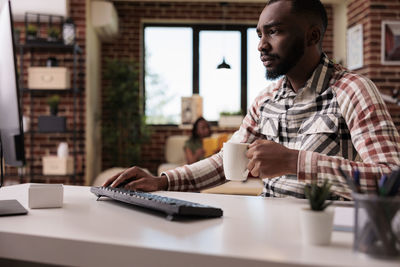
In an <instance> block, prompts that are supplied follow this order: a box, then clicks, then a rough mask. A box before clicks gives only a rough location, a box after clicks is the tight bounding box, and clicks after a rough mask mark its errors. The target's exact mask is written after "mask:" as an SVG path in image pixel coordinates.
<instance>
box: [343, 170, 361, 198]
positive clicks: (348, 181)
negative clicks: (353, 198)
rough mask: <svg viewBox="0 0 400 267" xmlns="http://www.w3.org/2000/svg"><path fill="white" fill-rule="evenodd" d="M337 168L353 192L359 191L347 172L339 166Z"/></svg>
mask: <svg viewBox="0 0 400 267" xmlns="http://www.w3.org/2000/svg"><path fill="white" fill-rule="evenodd" d="M338 169H339V172H340V174H341V175H342V176H343V177H344V178H345V179H346V182H347V184H348V186H349V187H350V189H351V190H352V191H353V192H356V193H359V191H358V189H357V187H356V185H355V184H354V182H353V180H352V179H350V178H349V177H348V176H347V174H346V173H345V172H344V171H343V170H342V168H340V167H339V168H338Z"/></svg>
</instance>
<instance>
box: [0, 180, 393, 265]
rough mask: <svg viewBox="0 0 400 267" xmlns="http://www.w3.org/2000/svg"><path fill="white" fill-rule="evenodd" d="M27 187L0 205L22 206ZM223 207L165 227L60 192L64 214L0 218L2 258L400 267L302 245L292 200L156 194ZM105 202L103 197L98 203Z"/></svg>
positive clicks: (2, 194) (7, 193)
mask: <svg viewBox="0 0 400 267" xmlns="http://www.w3.org/2000/svg"><path fill="white" fill-rule="evenodd" d="M27 192H28V184H23V185H16V186H9V187H3V188H1V189H0V199H12V198H14V199H18V200H19V201H20V202H21V204H22V205H24V206H25V207H27V206H28V205H27V204H28V203H27V194H28V193H27ZM159 194H160V195H165V196H171V197H176V198H181V199H185V200H190V201H195V202H199V203H203V204H208V205H213V206H217V207H221V208H222V209H223V211H224V216H223V217H222V218H218V219H206V220H200V221H185V222H170V221H167V220H166V219H165V217H164V216H159V215H155V214H153V213H148V212H143V211H142V210H138V209H136V208H132V207H130V206H127V205H125V204H123V203H119V202H115V201H109V200H103V201H96V197H95V196H94V195H93V194H91V193H90V191H89V187H78V186H65V187H64V207H63V208H61V209H31V210H29V213H28V215H25V216H13V217H2V218H0V258H9V259H18V260H24V261H31V262H42V263H48V264H63V265H70V266H174V267H177V266H201V267H205V266H241V267H242V266H246V267H249V266H277V265H278V266H310V265H311V266H374V267H375V266H397V267H398V266H399V265H400V261H399V260H395V261H378V260H375V259H372V258H369V257H367V256H365V255H362V254H358V253H354V252H353V251H352V243H353V234H352V233H345V232H334V233H333V239H332V244H331V245H330V246H327V247H313V246H305V245H302V242H301V236H300V230H299V225H298V224H299V219H298V210H299V209H300V207H302V205H304V202H302V204H299V202H297V201H295V200H282V199H268V198H261V197H245V196H233V195H212V194H199V193H179V192H159ZM104 199H105V198H104Z"/></svg>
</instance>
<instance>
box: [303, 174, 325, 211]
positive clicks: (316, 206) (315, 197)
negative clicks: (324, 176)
mask: <svg viewBox="0 0 400 267" xmlns="http://www.w3.org/2000/svg"><path fill="white" fill-rule="evenodd" d="M331 186H332V185H331V184H330V183H329V182H328V180H325V181H324V183H323V184H322V186H318V184H317V183H315V182H314V183H312V184H309V185H306V186H305V187H304V193H305V195H306V198H307V199H308V201H309V202H310V207H311V209H312V210H314V211H323V210H324V209H325V208H326V207H328V206H329V205H330V204H332V201H329V202H327V201H326V200H327V199H328V198H329V196H330V194H331Z"/></svg>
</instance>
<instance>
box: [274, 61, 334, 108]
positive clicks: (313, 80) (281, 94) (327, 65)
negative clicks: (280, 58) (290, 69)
mask: <svg viewBox="0 0 400 267" xmlns="http://www.w3.org/2000/svg"><path fill="white" fill-rule="evenodd" d="M332 72H333V63H332V62H331V61H330V60H329V58H328V56H327V55H326V54H325V53H322V55H321V60H320V63H319V65H318V66H317V67H316V68H315V70H314V72H313V74H312V75H311V77H310V79H308V80H307V82H306V83H305V86H304V87H303V88H301V89H300V90H299V91H298V93H297V94H301V93H306V91H313V92H315V93H316V94H318V95H319V94H321V93H322V92H323V91H325V90H326V89H327V88H328V86H329V80H330V79H331V77H332ZM297 94H296V93H295V92H294V91H293V89H292V86H291V84H290V83H289V81H288V79H287V77H286V76H284V77H283V81H282V83H281V87H280V88H279V90H278V91H277V93H276V95H275V97H274V99H275V100H279V99H280V98H287V97H289V96H296V95H297Z"/></svg>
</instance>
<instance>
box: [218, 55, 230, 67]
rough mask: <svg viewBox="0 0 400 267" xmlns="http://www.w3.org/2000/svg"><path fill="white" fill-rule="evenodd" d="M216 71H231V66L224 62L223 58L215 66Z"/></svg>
mask: <svg viewBox="0 0 400 267" xmlns="http://www.w3.org/2000/svg"><path fill="white" fill-rule="evenodd" d="M217 69H231V66H230V65H229V64H228V63H226V62H225V57H223V58H222V63H221V64H219V65H218V66H217Z"/></svg>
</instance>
